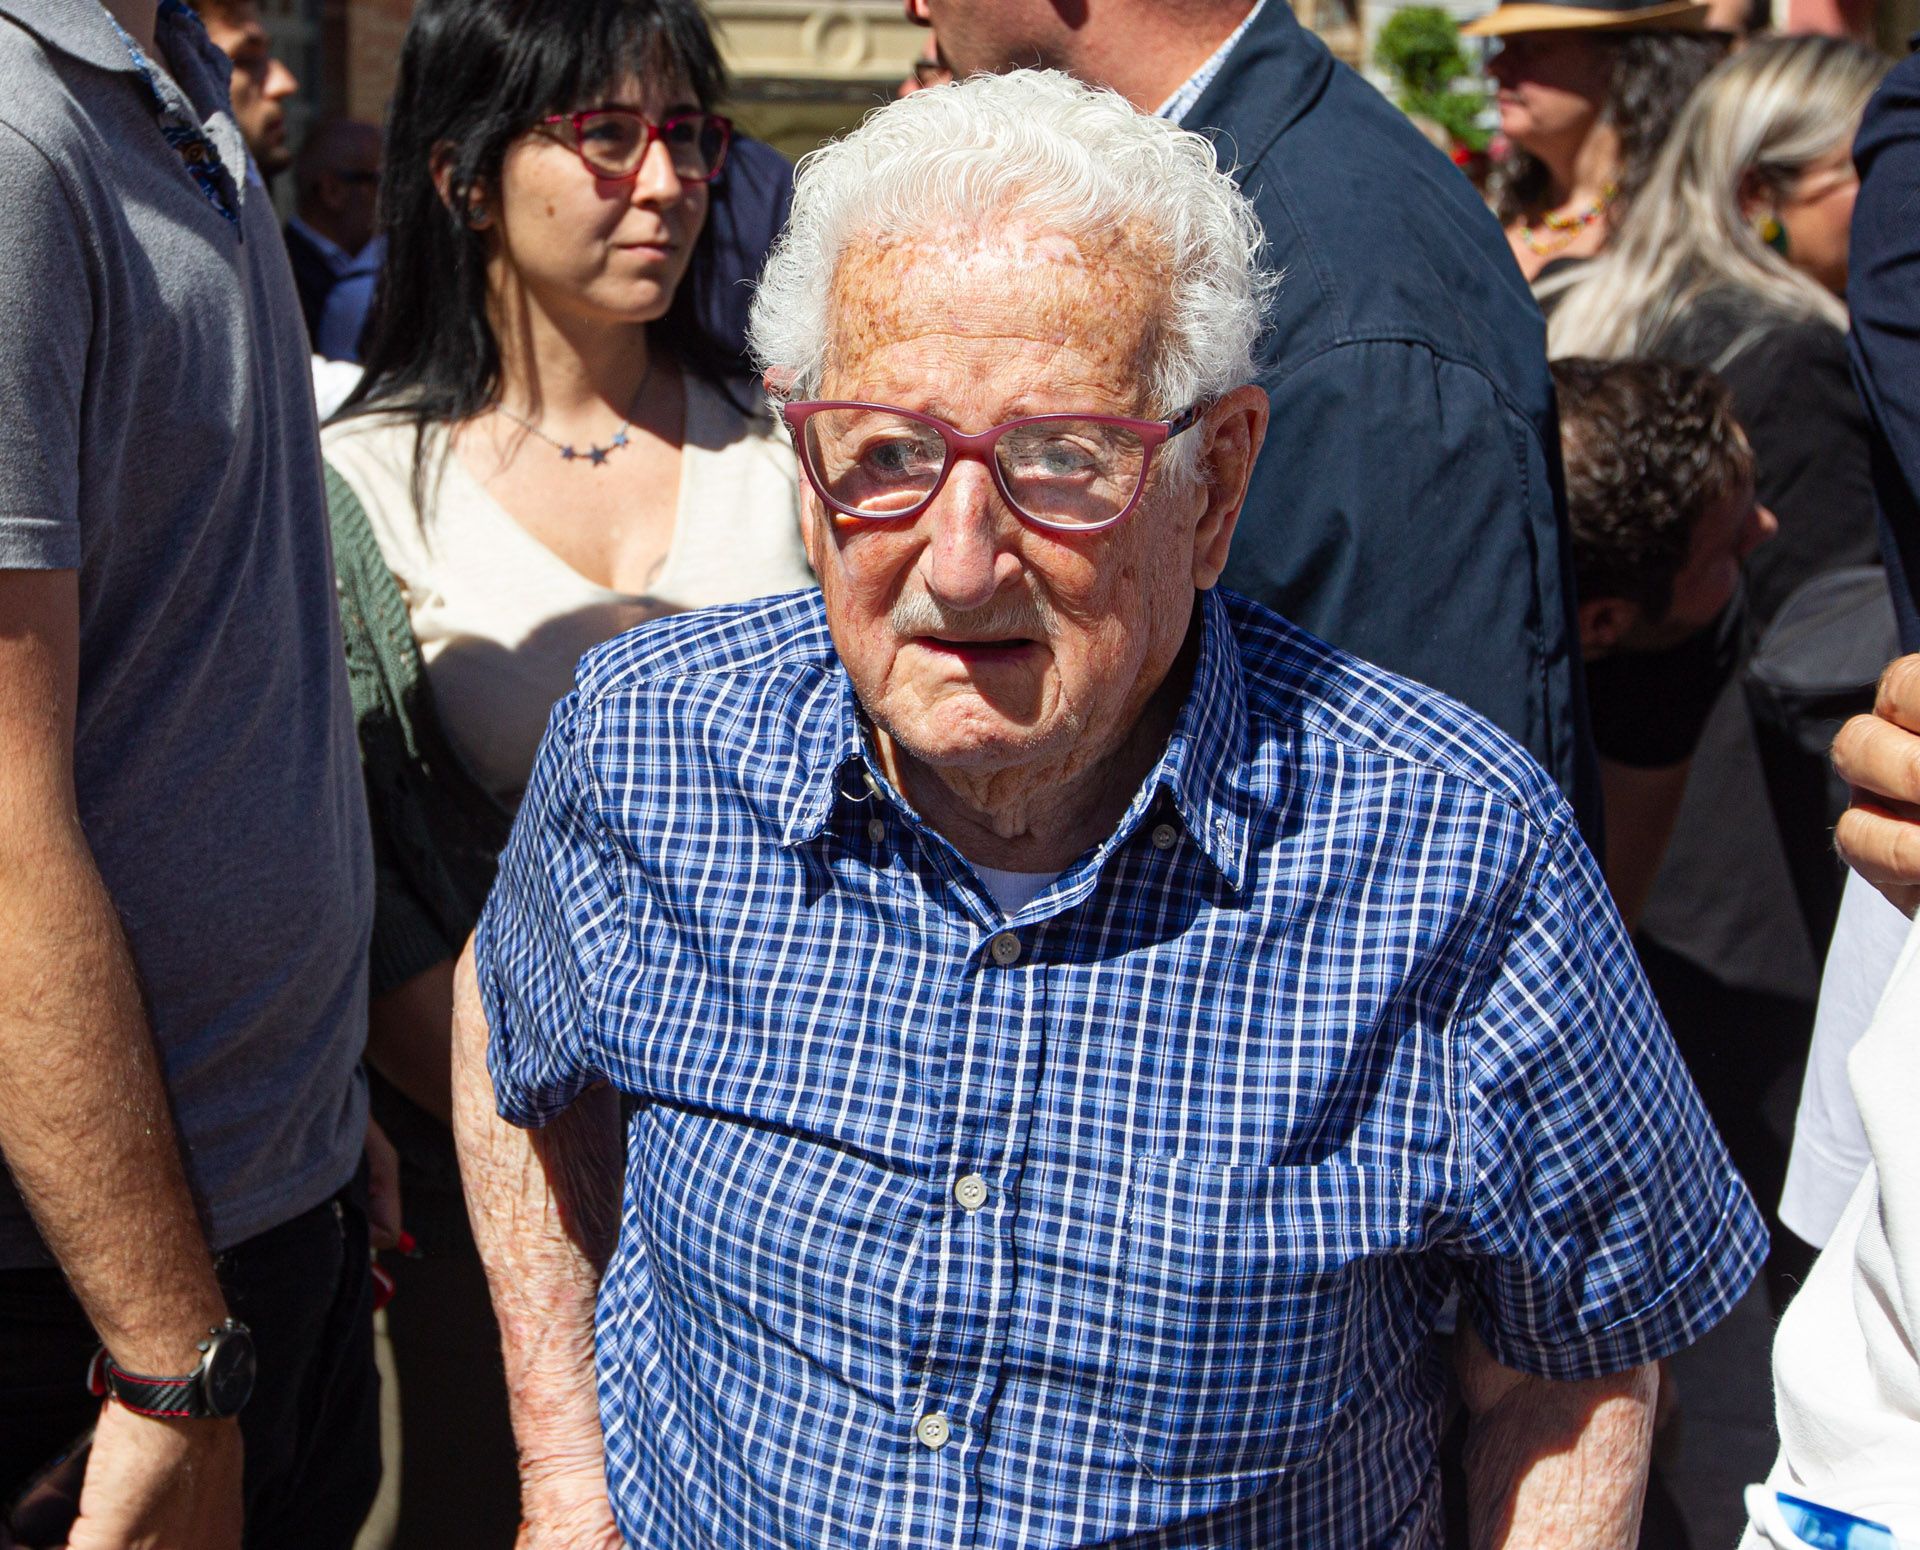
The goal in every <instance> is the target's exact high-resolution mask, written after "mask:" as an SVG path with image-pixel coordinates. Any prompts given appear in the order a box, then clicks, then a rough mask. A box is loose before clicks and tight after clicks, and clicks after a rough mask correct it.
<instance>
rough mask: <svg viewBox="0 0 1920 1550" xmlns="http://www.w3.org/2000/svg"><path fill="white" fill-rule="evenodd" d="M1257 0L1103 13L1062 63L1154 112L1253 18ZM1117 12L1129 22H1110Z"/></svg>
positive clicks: (1158, 4)
mask: <svg viewBox="0 0 1920 1550" xmlns="http://www.w3.org/2000/svg"><path fill="white" fill-rule="evenodd" d="M1253 4H1254V0H1134V3H1132V4H1127V5H1124V6H1113V7H1108V8H1107V9H1106V10H1103V11H1102V17H1103V20H1102V22H1101V24H1100V25H1098V26H1089V27H1085V28H1082V29H1081V30H1080V31H1079V32H1077V33H1076V34H1075V35H1074V37H1075V40H1076V41H1075V43H1074V45H1073V47H1072V48H1071V49H1070V50H1069V51H1068V53H1069V56H1070V57H1066V58H1062V59H1060V60H1059V61H1057V62H1058V63H1059V64H1060V66H1061V67H1062V68H1064V69H1067V70H1071V71H1072V72H1073V73H1074V74H1075V75H1077V76H1079V77H1080V78H1081V79H1082V80H1085V81H1093V82H1096V83H1098V84H1099V85H1101V86H1107V87H1111V88H1112V89H1113V90H1114V91H1117V92H1119V93H1120V95H1121V96H1123V97H1125V98H1126V99H1127V101H1129V102H1131V103H1132V104H1133V105H1134V106H1135V107H1136V108H1138V109H1139V110H1140V111H1141V112H1142V113H1152V112H1155V111H1156V110H1158V108H1159V107H1160V105H1161V104H1162V103H1163V102H1165V101H1166V100H1167V99H1168V98H1169V97H1171V96H1172V95H1173V94H1174V93H1175V92H1176V91H1178V90H1179V89H1180V88H1181V87H1182V86H1183V85H1185V84H1186V82H1187V80H1188V78H1189V77H1190V76H1192V74H1193V73H1194V72H1195V71H1196V70H1198V69H1199V68H1200V67H1201V66H1202V65H1204V64H1205V63H1206V62H1207V61H1208V60H1209V59H1211V58H1212V57H1213V54H1214V51H1215V50H1216V49H1218V48H1219V47H1220V45H1221V44H1222V43H1225V42H1226V41H1227V39H1228V38H1230V37H1232V36H1233V32H1234V29H1235V28H1236V27H1238V26H1239V25H1240V24H1241V23H1242V22H1243V21H1245V20H1246V19H1247V14H1248V13H1249V12H1250V11H1252V9H1253ZM1112 12H1123V13H1124V19H1123V20H1121V19H1113V20H1107V19H1104V18H1106V17H1107V16H1108V15H1109V14H1110V13H1112Z"/></svg>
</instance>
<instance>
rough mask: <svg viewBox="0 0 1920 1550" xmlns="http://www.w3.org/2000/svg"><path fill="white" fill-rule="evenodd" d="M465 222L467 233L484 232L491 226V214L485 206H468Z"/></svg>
mask: <svg viewBox="0 0 1920 1550" xmlns="http://www.w3.org/2000/svg"><path fill="white" fill-rule="evenodd" d="M466 222H467V229H468V230H469V231H485V230H486V229H487V228H488V227H489V226H491V225H492V224H493V213H492V212H491V211H490V210H488V209H487V207H486V206H485V205H481V204H472V205H468V206H467V214H466Z"/></svg>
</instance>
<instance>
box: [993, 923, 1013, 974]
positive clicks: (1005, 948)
mask: <svg viewBox="0 0 1920 1550" xmlns="http://www.w3.org/2000/svg"><path fill="white" fill-rule="evenodd" d="M987 950H988V951H989V952H990V953H992V954H993V961H994V962H995V963H997V964H999V965H1000V967H1001V968H1003V969H1005V968H1009V967H1011V966H1012V965H1014V964H1016V963H1018V962H1019V961H1020V938H1019V937H1017V936H1015V935H1014V934H1013V933H1012V932H1011V931H1002V932H1001V933H1000V934H999V935H998V936H997V937H995V938H994V939H993V943H992V945H991V946H990V947H989V948H988V949H987Z"/></svg>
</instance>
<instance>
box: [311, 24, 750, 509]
mask: <svg viewBox="0 0 1920 1550" xmlns="http://www.w3.org/2000/svg"><path fill="white" fill-rule="evenodd" d="M635 76H639V77H641V78H642V79H656V80H657V79H660V78H662V77H667V78H671V79H674V80H676V81H679V82H684V83H685V85H686V86H687V88H688V89H689V90H690V91H691V92H692V93H693V95H694V97H695V99H696V100H697V101H698V102H699V104H700V105H701V106H702V107H703V108H709V107H711V106H712V105H713V104H714V103H715V102H717V101H719V100H720V99H721V98H722V97H723V96H724V94H725V91H726V84H727V78H726V69H725V67H724V66H723V65H722V64H721V62H720V53H719V50H718V48H716V47H715V45H714V41H713V33H712V31H711V30H710V28H709V27H708V24H707V18H706V15H705V13H704V11H703V10H702V8H701V5H700V0H420V3H419V4H418V5H417V6H415V8H414V12H413V20H412V22H411V24H410V25H409V26H408V28H407V36H406V41H405V42H404V43H403V44H402V45H401V49H400V75H399V82H398V84H397V86H396V87H395V90H394V96H393V106H392V108H391V109H390V110H389V112H388V115H387V130H386V150H385V157H384V161H383V164H382V168H381V174H380V229H381V230H382V231H384V232H385V233H386V235H387V256H386V262H385V264H384V266H383V267H382V269H381V272H380V284H379V289H378V293H377V295H376V298H375V301H374V306H373V313H372V315H371V317H370V318H369V319H368V323H367V335H366V342H365V345H364V347H363V350H362V357H363V360H364V363H365V375H364V376H363V377H362V378H361V380H360V383H359V385H358V386H357V387H356V388H355V389H354V391H353V393H352V395H351V396H350V397H349V398H348V399H347V401H346V403H345V404H343V405H342V406H341V408H340V412H339V417H341V418H344V417H346V416H349V415H354V414H365V413H371V412H381V413H389V414H399V415H403V416H405V417H407V418H408V419H411V420H412V421H413V422H414V426H415V433H416V441H415V457H414V495H415V500H416V503H418V504H424V502H423V501H422V500H421V496H422V493H423V479H422V470H421V458H420V456H419V452H420V449H421V447H422V446H423V444H424V440H425V436H426V433H427V431H428V429H429V428H430V427H431V426H433V425H436V424H451V423H456V422H458V421H461V420H466V419H471V418H472V417H473V416H474V415H477V414H480V413H483V412H484V411H486V410H487V409H489V408H491V407H492V406H493V405H494V404H495V403H496V402H497V401H498V399H499V396H500V345H499V341H498V340H497V339H495V338H494V332H493V325H492V322H491V321H490V319H489V317H488V309H487V238H486V235H485V233H484V232H481V231H476V230H475V229H474V228H473V227H472V226H470V225H469V224H468V223H467V221H466V220H465V219H464V218H463V213H464V212H465V211H466V210H467V209H468V208H469V202H470V199H471V198H472V196H473V195H475V194H476V193H480V192H486V191H489V190H492V189H494V188H496V187H497V185H498V181H499V177H500V166H501V162H502V160H503V158H504V157H505V155H506V151H507V147H508V146H509V145H510V144H511V143H512V142H513V141H514V140H515V139H517V138H518V137H519V136H520V135H522V134H524V133H526V131H527V130H528V129H529V128H531V127H532V126H533V125H534V124H535V123H537V122H538V121H539V120H540V119H542V118H545V117H546V116H547V115H548V114H550V113H562V112H569V111H571V110H573V109H575V108H577V107H580V106H581V105H582V104H584V103H588V102H592V101H595V100H598V99H599V98H600V97H602V96H606V95H611V94H612V93H613V92H614V91H615V90H617V89H618V88H619V87H620V86H621V85H622V84H623V83H624V82H626V81H627V80H629V79H631V78H633V77H635ZM438 146H446V147H448V148H449V152H450V165H449V169H448V170H449V178H448V185H449V186H448V189H447V197H446V198H444V199H443V198H442V197H441V196H440V193H439V191H438V190H437V189H436V188H435V187H434V180H433V170H434V168H433V163H434V154H435V148H436V147H438ZM443 154H448V153H443ZM456 212H463V213H462V214H456ZM711 233H712V224H711V222H709V223H707V224H706V225H704V226H703V227H702V228H701V232H700V239H699V241H698V243H697V244H696V246H695V248H694V253H693V260H692V262H691V264H690V265H689V266H688V270H687V274H686V277H685V279H683V280H682V282H681V284H680V288H679V290H678V291H677V292H676V293H675V294H674V298H673V302H672V305H671V306H670V307H669V308H668V310H667V313H666V315H665V316H664V317H662V318H661V319H660V320H659V321H658V322H656V323H653V324H651V325H649V337H650V340H651V341H652V342H656V343H658V344H660V345H662V346H664V347H665V348H666V349H667V350H669V351H670V352H671V353H672V354H673V355H674V356H675V358H676V359H677V360H679V361H680V362H681V364H682V365H684V366H686V367H687V368H688V369H690V370H692V371H695V372H697V373H699V374H700V375H702V376H705V377H709V378H711V379H713V380H715V381H716V382H717V381H719V380H720V379H721V378H722V377H723V376H724V374H725V373H726V371H727V369H728V366H729V364H730V357H729V352H727V351H726V350H725V349H724V348H723V347H722V346H721V345H719V344H718V343H717V342H715V341H714V340H713V339H712V338H711V337H710V336H709V335H708V334H707V332H706V330H705V328H704V327H703V326H702V325H701V323H700V321H699V317H700V314H699V308H698V299H699V287H700V286H702V285H704V284H706V283H708V276H709V274H710V273H711V270H712V238H711ZM736 369H737V367H736Z"/></svg>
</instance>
